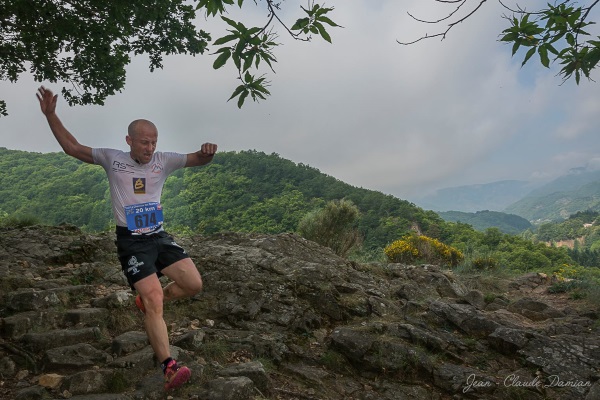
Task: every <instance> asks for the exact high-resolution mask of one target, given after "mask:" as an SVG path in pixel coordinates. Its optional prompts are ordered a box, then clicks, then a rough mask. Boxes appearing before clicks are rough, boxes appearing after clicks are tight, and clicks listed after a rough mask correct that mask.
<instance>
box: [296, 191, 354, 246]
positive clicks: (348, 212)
mask: <svg viewBox="0 0 600 400" xmlns="http://www.w3.org/2000/svg"><path fill="white" fill-rule="evenodd" d="M359 214H360V212H359V211H358V208H357V207H356V206H355V205H354V203H352V202H351V201H350V200H341V201H330V202H328V203H327V204H326V205H325V207H323V208H321V209H319V210H315V211H313V212H310V213H308V214H306V215H305V216H304V217H303V218H302V219H301V220H300V223H299V224H298V233H299V234H300V235H301V236H302V237H304V238H306V239H308V240H312V241H313V242H316V243H319V244H320V245H322V246H326V247H329V248H331V249H332V250H333V251H334V252H335V253H336V254H337V255H339V256H341V257H346V256H347V255H348V252H349V251H350V250H352V249H353V248H354V247H357V246H358V245H359V244H360V235H359V233H358V229H357V227H356V225H357V220H358V218H359Z"/></svg>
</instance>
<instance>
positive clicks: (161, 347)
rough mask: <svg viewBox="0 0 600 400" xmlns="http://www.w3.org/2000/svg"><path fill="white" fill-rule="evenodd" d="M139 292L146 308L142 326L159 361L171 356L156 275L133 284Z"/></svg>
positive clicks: (160, 291)
mask: <svg viewBox="0 0 600 400" xmlns="http://www.w3.org/2000/svg"><path fill="white" fill-rule="evenodd" d="M134 287H135V289H136V290H137V291H138V293H139V294H140V297H141V298H142V301H143V302H144V307H145V309H146V312H145V317H144V327H145V328H146V334H147V335H148V340H149V341H150V346H152V349H153V350H154V353H155V354H156V358H157V359H158V361H159V362H162V361H163V360H166V359H167V358H169V357H170V356H171V352H170V350H169V333H168V331H167V325H166V323H165V320H164V318H163V301H164V295H163V288H162V286H161V284H160V281H159V280H158V277H157V276H156V275H151V276H148V277H146V278H144V279H142V280H140V281H138V282H136V283H135V285H134Z"/></svg>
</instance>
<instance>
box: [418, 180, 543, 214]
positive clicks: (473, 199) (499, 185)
mask: <svg viewBox="0 0 600 400" xmlns="http://www.w3.org/2000/svg"><path fill="white" fill-rule="evenodd" d="M536 187H537V186H535V185H534V184H532V183H531V182H526V181H518V180H506V181H498V182H492V183H485V184H479V185H467V186H458V187H450V188H445V189H440V190H438V191H437V192H436V193H435V194H433V195H430V196H426V197H423V198H422V199H421V200H416V201H414V203H415V204H417V205H418V206H419V207H422V208H424V209H426V210H433V211H462V212H476V211H480V210H492V211H503V210H504V209H505V208H506V207H508V206H509V205H511V204H513V203H515V202H516V201H518V200H520V199H522V198H523V197H524V196H525V195H527V194H528V193H529V192H531V191H532V190H533V189H535V188H536Z"/></svg>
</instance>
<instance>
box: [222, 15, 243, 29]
mask: <svg viewBox="0 0 600 400" xmlns="http://www.w3.org/2000/svg"><path fill="white" fill-rule="evenodd" d="M221 19H222V20H223V21H225V22H227V23H228V24H229V25H231V26H232V27H234V28H235V29H236V30H238V31H239V30H241V29H240V26H239V25H241V26H242V27H244V25H242V24H241V23H238V22H236V21H234V20H232V19H231V18H227V17H223V16H221Z"/></svg>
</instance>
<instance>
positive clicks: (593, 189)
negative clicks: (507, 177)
mask: <svg viewBox="0 0 600 400" xmlns="http://www.w3.org/2000/svg"><path fill="white" fill-rule="evenodd" d="M587 210H591V211H600V170H599V171H585V170H582V169H576V170H571V173H569V174H568V175H565V176H562V177H560V178H557V179H555V180H554V181H552V182H550V183H548V184H546V185H544V186H542V187H540V188H538V189H536V190H534V191H532V192H531V193H529V194H528V195H527V196H525V197H523V198H522V199H520V200H519V201H517V202H515V203H513V204H511V205H510V206H508V207H506V209H505V210H504V211H505V212H507V213H512V214H516V215H519V216H521V217H523V218H526V219H528V220H529V221H531V222H533V223H535V224H539V223H543V222H550V221H562V220H565V219H567V218H569V216H570V215H572V214H575V213H577V212H579V211H587Z"/></svg>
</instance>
